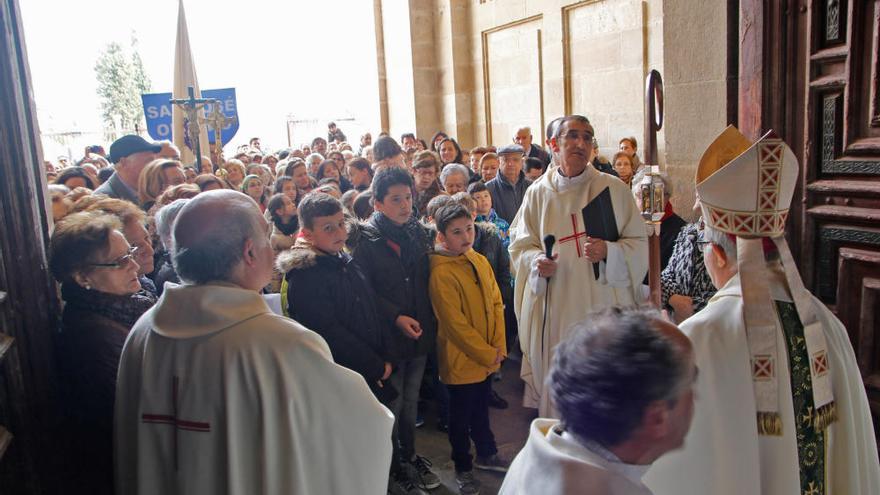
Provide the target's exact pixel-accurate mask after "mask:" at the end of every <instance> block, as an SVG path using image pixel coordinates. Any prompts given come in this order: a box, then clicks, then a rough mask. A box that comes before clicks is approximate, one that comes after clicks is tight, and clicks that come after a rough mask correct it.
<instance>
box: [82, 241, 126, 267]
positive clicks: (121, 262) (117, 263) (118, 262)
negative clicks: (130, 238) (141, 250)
mask: <svg viewBox="0 0 880 495" xmlns="http://www.w3.org/2000/svg"><path fill="white" fill-rule="evenodd" d="M137 251H138V248H137V246H132V247H130V248H128V252H127V253H126V254H124V255H122V256H120V257H119V258H116V259H115V260H113V261H112V262H110V263H89V266H97V267H100V268H113V269H116V268H124V267H126V266H128V265H129V264H130V263H131V262H133V261H134V255H135V254H136V253H137Z"/></svg>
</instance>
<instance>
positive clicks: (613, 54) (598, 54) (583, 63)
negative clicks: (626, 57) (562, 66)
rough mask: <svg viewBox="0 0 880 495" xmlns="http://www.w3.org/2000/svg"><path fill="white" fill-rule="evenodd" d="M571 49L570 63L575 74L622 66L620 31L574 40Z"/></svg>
mask: <svg viewBox="0 0 880 495" xmlns="http://www.w3.org/2000/svg"><path fill="white" fill-rule="evenodd" d="M569 50H570V51H569V63H570V64H571V73H572V74H573V75H576V74H585V73H595V72H599V71H607V70H613V69H617V68H618V67H620V34H619V33H607V34H603V35H599V36H594V37H592V38H589V39H583V40H579V41H577V42H572V44H571V45H570V46H569Z"/></svg>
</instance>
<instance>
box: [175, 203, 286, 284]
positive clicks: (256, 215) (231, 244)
mask: <svg viewBox="0 0 880 495" xmlns="http://www.w3.org/2000/svg"><path fill="white" fill-rule="evenodd" d="M173 239H174V252H173V253H172V259H173V262H174V268H175V269H176V270H177V274H178V275H179V276H180V279H181V280H183V281H184V282H187V283H190V284H204V283H206V282H210V281H228V282H232V281H233V280H231V277H232V276H233V272H235V271H236V270H237V268H238V267H239V265H240V264H241V262H242V260H243V257H244V256H245V254H246V253H245V247H246V244H248V243H251V244H254V245H258V246H264V245H268V242H269V241H268V236H267V233H266V221H265V220H264V219H263V216H262V215H261V214H260V209H259V207H258V206H257V204H256V203H255V202H254V200H253V199H251V198H250V197H248V196H247V195H245V194H243V193H240V192H238V191H233V190H229V189H218V190H214V191H207V192H204V193H201V194H199V195H198V196H196V197H195V198H193V199H192V200H190V202H189V203H187V204H186V206H184V207H183V208H182V209H181V211H180V214H179V215H178V216H177V219H176V220H175V222H174V234H173Z"/></svg>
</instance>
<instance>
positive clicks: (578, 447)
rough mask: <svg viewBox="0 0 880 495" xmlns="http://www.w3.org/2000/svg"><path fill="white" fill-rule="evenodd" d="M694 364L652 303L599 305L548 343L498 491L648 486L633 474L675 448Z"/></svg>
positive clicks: (564, 493)
mask: <svg viewBox="0 0 880 495" xmlns="http://www.w3.org/2000/svg"><path fill="white" fill-rule="evenodd" d="M696 373H697V370H696V368H695V367H694V357H693V351H692V350H691V344H690V342H689V341H688V339H687V337H685V336H684V334H682V333H681V331H680V330H679V329H678V328H676V326H675V325H673V324H671V323H669V322H668V321H664V320H662V319H661V317H660V315H659V313H657V312H656V311H654V310H644V309H624V310H620V311H617V310H605V311H603V312H600V313H596V314H593V315H590V317H589V318H588V319H586V320H584V321H583V322H582V323H581V324H578V325H576V326H575V327H574V328H573V329H572V331H571V333H570V335H569V336H568V338H567V339H566V340H564V341H562V342H561V343H560V344H559V346H558V347H557V348H556V354H555V356H554V358H553V366H552V368H551V370H550V378H549V385H548V388H549V391H550V393H551V395H552V396H553V402H554V405H555V406H556V409H557V410H558V411H559V415H560V418H561V420H559V421H557V420H552V419H540V418H539V419H536V420H534V421H533V422H532V426H531V430H530V432H529V439H528V441H527V442H526V445H525V447H524V448H523V449H522V451H520V453H519V454H518V455H517V456H516V459H514V461H513V464H511V466H510V470H509V471H508V473H507V476H506V477H505V478H504V484H503V485H502V486H501V492H500V493H501V494H503V495H531V494H541V495H650V493H651V492H650V490H648V488H647V487H645V485H644V484H643V483H642V480H641V478H642V476H643V475H644V474H645V471H647V470H648V468H649V467H650V466H651V463H652V462H654V460H656V459H657V458H658V457H660V456H661V455H663V454H664V453H666V452H668V451H670V450H672V449H676V448H679V447H681V444H682V441H683V440H684V436H685V434H686V433H687V431H688V427H689V426H690V423H691V417H692V415H693V408H694V391H693V389H694V383H695V380H696Z"/></svg>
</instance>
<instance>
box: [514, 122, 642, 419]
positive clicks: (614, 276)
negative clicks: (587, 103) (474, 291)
mask: <svg viewBox="0 0 880 495" xmlns="http://www.w3.org/2000/svg"><path fill="white" fill-rule="evenodd" d="M553 139H554V140H555V147H557V148H558V150H559V152H558V154H556V153H554V154H555V157H556V158H557V159H558V163H559V166H558V167H553V168H551V169H550V170H548V171H547V172H546V173H545V174H544V175H542V176H541V178H540V179H538V180H537V181H536V182H535V183H533V184H532V185H531V186H530V187H529V189H528V190H527V191H526V195H525V198H524V199H523V203H522V206H521V207H520V209H519V212H518V213H517V215H516V218H514V220H513V224H512V225H511V226H510V239H511V241H510V247H509V249H510V259H511V267H512V268H513V270H514V272H515V276H516V284H515V288H514V308H515V311H516V316H517V322H518V323H519V340H520V347H521V348H522V352H523V360H522V369H521V372H520V374H521V376H522V378H523V380H524V381H525V383H526V388H525V392H524V396H523V405H524V406H526V407H532V408H538V415H539V416H540V417H544V418H548V417H555V416H556V415H555V413H554V411H553V410H552V407H551V406H550V400H549V397H548V395H547V394H546V393H545V391H544V381H545V378H546V372H547V369H548V368H549V367H550V360H551V358H552V355H553V348H554V347H555V346H556V344H558V343H559V342H560V341H561V340H562V339H564V338H565V336H566V333H567V331H568V329H569V328H570V327H571V326H572V325H573V324H575V323H577V322H580V321H582V320H583V319H584V317H585V316H587V314H589V313H590V312H591V311H594V310H599V309H603V308H609V307H612V306H626V305H632V304H636V303H638V302H640V301H641V299H642V298H641V294H640V292H639V291H640V289H641V284H642V279H643V278H644V277H645V273H647V270H648V241H647V236H646V230H645V222H644V221H643V220H642V217H641V215H640V212H639V209H638V206H637V205H636V203H635V199H634V198H633V196H632V192H631V191H630V189H629V187H627V185H626V184H624V183H623V182H622V181H621V180H620V179H618V178H617V177H614V176H612V175H608V174H604V173H602V172H599V171H597V170H596V169H595V168H593V166H592V165H591V164H590V162H589V159H590V156H591V154H592V149H593V126H592V125H591V124H590V122H589V121H588V120H587V119H586V118H585V117H582V116H580V115H568V116H566V117H564V118H563V120H562V122H561V124H560V125H559V126H558V127H557V128H556V133H555V135H554V137H553ZM606 188H607V189H608V191H609V195H610V197H611V203H612V208H613V214H614V219H615V222H616V223H617V229H618V235H619V239H618V240H617V241H615V242H606V241H604V240H602V239H592V238H589V237H587V235H586V229H585V227H584V217H583V213H582V210H583V208H584V207H585V206H586V205H587V204H588V203H590V201H592V200H593V199H595V198H596V196H598V195H599V194H600V193H602V191H604V190H605V189H606ZM591 230H592V229H591ZM547 235H553V236H555V237H556V254H554V255H553V257H552V258H547V256H546V255H545V252H544V243H543V241H544V237H545V236H547ZM593 263H598V265H599V271H600V275H599V278H598V279H597V278H596V276H595V274H594V271H593ZM548 290H549V294H548V292H547V291H548ZM545 301H548V304H547V308H546V311H545V307H544V306H545Z"/></svg>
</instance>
